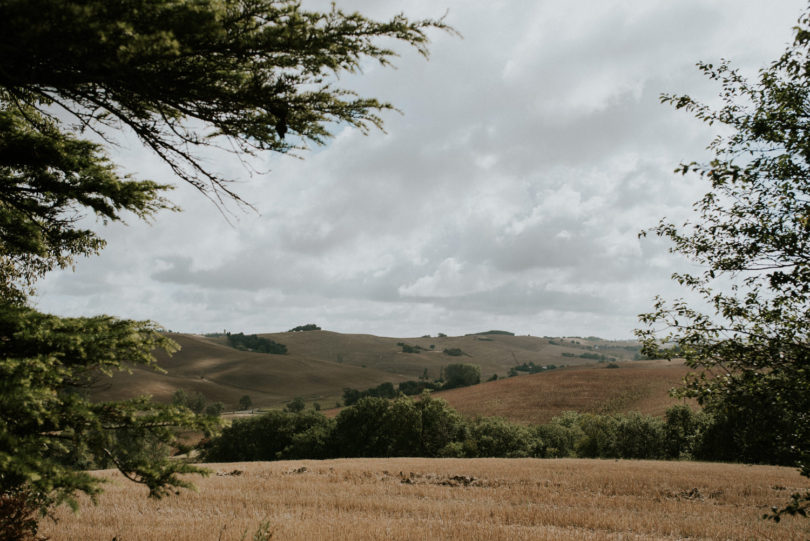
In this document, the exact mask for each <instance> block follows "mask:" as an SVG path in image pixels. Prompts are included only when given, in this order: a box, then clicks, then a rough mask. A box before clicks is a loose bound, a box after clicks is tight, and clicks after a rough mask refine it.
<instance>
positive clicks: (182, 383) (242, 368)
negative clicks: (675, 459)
mask: <svg viewBox="0 0 810 541" xmlns="http://www.w3.org/2000/svg"><path fill="white" fill-rule="evenodd" d="M259 336H261V337H264V338H268V339H271V340H273V341H275V342H278V343H280V344H284V345H285V346H286V347H287V354H284V355H274V354H266V353H256V352H251V351H242V350H238V349H234V348H232V347H229V346H227V345H226V343H227V340H226V337H225V336H212V337H205V336H200V335H192V334H177V333H172V334H170V337H171V338H172V339H173V340H175V341H176V342H177V343H178V344H179V345H180V346H181V348H182V349H181V350H180V352H178V353H176V354H175V355H173V356H171V357H169V356H167V355H165V354H162V353H161V354H159V365H160V367H161V368H163V369H164V370H166V372H167V373H166V374H160V373H157V372H154V371H151V370H145V369H143V368H134V369H133V373H132V374H126V373H120V374H116V375H115V376H114V377H113V378H100V379H99V380H98V383H97V384H96V385H95V387H94V388H93V391H92V393H93V396H94V397H95V398H97V399H100V400H110V399H120V398H129V397H133V396H138V395H140V394H151V395H153V396H154V397H155V399H157V400H162V401H168V400H169V399H170V398H171V395H172V393H174V392H175V391H176V390H177V389H184V390H186V391H189V392H194V391H198V392H201V393H203V394H204V395H205V396H206V397H207V398H208V400H210V401H220V402H223V403H224V404H225V406H226V408H227V409H235V408H236V404H237V403H238V401H239V399H240V398H241V397H242V396H244V395H246V394H247V395H249V396H250V397H251V400H252V402H253V404H254V407H278V406H281V405H282V404H284V403H285V402H288V401H290V400H291V399H292V398H294V397H297V396H300V397H302V398H304V400H305V401H307V402H308V403H312V402H319V403H320V404H321V405H322V406H323V407H324V408H329V407H330V406H334V405H335V403H336V402H337V401H339V400H341V397H342V392H343V388H345V387H351V388H355V389H360V390H362V389H367V388H369V387H374V386H376V385H379V384H380V383H383V382H386V381H390V382H392V383H394V384H397V383H399V382H401V381H405V380H415V379H417V378H419V376H421V375H422V374H423V373H424V372H425V370H427V373H428V375H429V376H430V377H431V378H436V377H438V376H439V373H440V371H441V369H442V367H443V366H445V365H447V364H450V363H457V362H467V363H473V364H477V365H479V366H480V367H481V375H482V380H486V379H488V378H489V377H490V376H491V375H492V374H498V375H499V376H500V377H504V376H505V375H506V374H507V373H508V372H509V370H510V368H513V367H515V366H518V365H523V364H528V363H534V364H535V365H537V366H547V365H551V364H553V365H556V366H582V365H596V361H597V360H599V359H600V358H602V359H603V360H614V359H615V360H620V361H621V360H630V359H632V358H633V357H634V355H636V354H637V352H638V345H637V344H636V343H634V342H631V341H624V342H613V341H606V340H600V339H596V338H587V339H586V338H565V339H563V338H549V337H544V338H539V337H534V336H513V335H511V334H509V333H506V332H504V331H493V332H489V333H480V334H475V335H468V336H458V337H447V336H442V337H418V338H389V337H379V336H373V335H366V334H341V333H335V332H330V331H322V330H316V331H307V332H286V333H272V334H261V335H259ZM403 345H408V346H411V347H414V349H417V348H416V347H418V349H417V351H418V352H417V353H404V352H403V349H404V348H403ZM409 349H410V348H409ZM445 349H448V350H453V349H460V350H461V351H462V352H463V356H460V357H453V356H449V355H447V354H444V353H442V351H443V350H445ZM629 364H630V365H634V364H635V363H629ZM603 365H604V363H603V364H602V365H596V366H603ZM593 370H601V371H603V372H619V373H625V372H629V371H625V370H607V369H605V370H603V369H601V368H599V369H596V368H594V369H593ZM566 373H568V370H565V371H560V372H557V371H550V372H547V373H544V374H537V375H533V376H528V375H520V376H517V377H516V378H510V379H509V380H504V381H503V382H501V381H498V382H495V383H494V384H487V385H480V386H476V387H474V388H470V389H468V390H464V389H461V390H458V391H456V392H457V393H458V394H456V395H453V394H448V395H447V396H448V400H451V404H453V400H458V401H459V402H458V403H459V404H466V403H467V402H470V403H472V402H475V399H473V398H471V399H469V400H467V402H465V400H466V399H463V398H461V397H463V396H466V395H465V393H475V392H479V391H480V392H484V390H486V391H485V392H487V393H489V392H490V391H489V389H496V391H494V392H495V393H496V394H498V393H500V392H501V391H504V392H506V393H513V392H515V393H516V395H518V394H519V393H518V392H517V391H516V390H517V389H518V388H522V385H520V384H519V383H513V382H517V381H519V380H520V381H521V382H522V380H523V379H527V380H531V381H534V380H535V378H549V377H551V378H552V379H551V380H543V381H552V380H554V381H556V379H555V378H562V379H561V380H560V382H562V380H563V379H565V378H564V374H566ZM572 374H573V372H572ZM614 377H615V376H614ZM618 379H619V380H621V379H622V378H621V377H619V378H618ZM538 381H539V379H538ZM560 384H562V383H560ZM473 389H476V390H478V391H474V390H473ZM521 392H524V391H521ZM449 393H453V391H450V392H449ZM471 396H473V395H471ZM504 400H505V399H504ZM510 400H511V399H510ZM527 407H528V406H527ZM465 408H466V409H467V410H469V411H470V412H471V413H472V414H477V411H473V410H474V408H472V409H470V408H471V406H468V405H464V406H459V409H461V411H465ZM510 408H511V407H510ZM511 409H514V408H511ZM494 413H498V414H501V415H503V413H502V412H500V410H497V408H496V409H494V410H493V414H494ZM481 414H483V413H481ZM521 415H523V414H521Z"/></svg>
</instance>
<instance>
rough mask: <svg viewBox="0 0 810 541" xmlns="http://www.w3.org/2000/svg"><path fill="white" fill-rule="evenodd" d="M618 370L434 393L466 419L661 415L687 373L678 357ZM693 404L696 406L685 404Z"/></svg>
mask: <svg viewBox="0 0 810 541" xmlns="http://www.w3.org/2000/svg"><path fill="white" fill-rule="evenodd" d="M618 364H619V366H620V368H617V369H611V368H605V366H604V365H596V366H577V367H570V368H564V369H558V370H551V371H548V372H544V373H540V374H532V375H526V376H518V377H514V378H508V379H502V380H498V381H492V382H488V383H483V384H481V385H475V386H472V387H462V388H459V389H452V390H449V391H441V392H436V393H433V396H435V397H437V398H443V399H445V400H447V402H448V403H449V404H450V406H451V407H452V408H453V409H455V410H457V411H458V412H459V413H461V414H462V415H464V416H465V417H475V416H480V417H503V418H504V419H508V420H510V421H513V422H516V423H524V424H543V423H547V422H549V421H550V420H551V418H552V417H554V416H556V415H559V414H560V413H562V412H564V411H577V412H580V413H603V414H611V413H626V412H630V411H638V412H640V413H643V414H645V415H654V416H658V417H663V416H664V414H665V413H666V411H667V409H669V408H670V407H672V406H674V405H675V404H679V403H681V401H680V400H678V399H675V398H673V397H672V396H670V393H669V391H670V389H672V388H674V387H678V386H679V385H680V384H681V383H682V381H683V378H684V377H685V376H686V374H688V373H689V372H690V370H689V368H688V367H687V366H686V365H685V364H684V363H683V361H663V360H659V361H630V362H623V363H618ZM687 403H689V404H690V405H692V406H693V407H695V406H696V405H697V404H696V403H694V402H692V401H689V402H687Z"/></svg>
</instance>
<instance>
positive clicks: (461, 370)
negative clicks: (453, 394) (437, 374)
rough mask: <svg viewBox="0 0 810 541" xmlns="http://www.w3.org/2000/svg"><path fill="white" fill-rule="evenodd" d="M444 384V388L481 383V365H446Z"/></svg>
mask: <svg viewBox="0 0 810 541" xmlns="http://www.w3.org/2000/svg"><path fill="white" fill-rule="evenodd" d="M443 372H444V385H443V386H442V389H455V388H456V387H468V386H470V385H477V384H479V383H481V367H480V366H478V365H477V364H467V363H456V364H448V365H447V366H445V367H444V371H443Z"/></svg>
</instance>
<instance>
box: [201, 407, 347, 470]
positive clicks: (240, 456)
mask: <svg viewBox="0 0 810 541" xmlns="http://www.w3.org/2000/svg"><path fill="white" fill-rule="evenodd" d="M333 425H334V421H333V420H332V419H327V418H326V417H325V416H323V415H322V414H320V413H317V412H314V411H311V410H310V411H303V412H300V413H292V412H288V411H280V410H275V411H270V412H268V413H265V414H264V415H261V416H258V417H251V418H248V419H236V420H234V422H233V423H232V424H231V426H229V427H226V428H224V429H223V430H222V433H221V434H220V435H219V436H217V437H214V438H212V439H211V440H210V441H209V442H208V443H207V444H206V446H205V448H204V449H203V459H204V460H205V461H207V462H239V461H255V460H283V459H292V458H296V459H306V458H312V459H321V458H329V457H330V456H332V455H331V442H330V436H331V433H332V430H333Z"/></svg>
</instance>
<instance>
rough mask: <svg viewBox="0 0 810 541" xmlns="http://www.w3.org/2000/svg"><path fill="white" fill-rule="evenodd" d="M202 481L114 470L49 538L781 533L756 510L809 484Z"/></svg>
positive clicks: (427, 477)
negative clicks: (168, 483)
mask: <svg viewBox="0 0 810 541" xmlns="http://www.w3.org/2000/svg"><path fill="white" fill-rule="evenodd" d="M210 467H211V469H212V470H213V472H214V473H212V475H211V476H210V477H208V478H206V479H199V480H198V481H197V485H198V487H199V492H196V493H195V492H188V491H186V492H183V493H181V494H180V495H179V496H173V497H170V498H167V499H163V500H159V501H154V500H148V499H147V498H145V489H144V488H143V487H140V486H135V485H133V484H132V483H128V482H124V481H123V479H122V478H121V477H120V475H118V474H115V473H112V472H99V475H102V476H104V477H106V478H109V479H110V480H111V483H109V484H108V485H107V487H106V492H105V493H104V494H103V495H102V496H101V499H100V504H99V506H98V507H92V506H91V505H89V504H87V503H84V504H83V506H82V511H81V515H80V516H74V515H72V514H71V513H70V511H68V510H64V509H63V510H60V512H59V521H58V523H57V524H54V523H53V522H51V521H44V522H43V531H42V533H44V534H46V535H50V536H52V539H55V540H61V539H76V540H79V539H81V540H105V541H110V540H111V539H113V538H114V537H115V538H116V539H117V540H118V541H136V540H147V539H148V540H152V539H155V540H158V539H159V540H164V539H171V540H176V541H184V540H188V541H191V540H194V541H199V540H208V539H211V540H217V539H221V540H232V539H241V538H242V535H243V533H245V532H247V535H246V536H245V537H244V538H245V539H253V534H254V532H256V530H257V529H258V528H259V526H260V524H261V523H262V522H265V523H267V524H269V529H270V532H271V533H272V539H279V540H307V541H312V540H319V539H337V540H352V541H362V540H371V539H384V540H386V541H395V540H406V539H407V540H413V539H424V540H430V539H458V540H475V539H478V540H487V541H490V540H499V539H501V540H510V541H512V540H517V539H555V540H557V539H617V540H618V539H622V540H630V539H639V540H640V539H645V540H646V539H712V540H715V539H756V540H763V539H774V540H775V539H779V540H782V539H785V540H793V539H795V540H800V539H801V540H804V539H808V538H809V537H810V529H808V528H810V521H808V520H806V519H793V518H788V519H787V520H783V521H782V522H781V523H780V524H774V523H773V522H770V521H764V520H762V519H760V518H759V517H760V516H761V515H762V514H763V513H764V512H765V511H767V510H768V508H769V506H770V505H773V504H778V503H781V502H783V501H785V500H786V499H787V497H788V495H789V494H790V492H791V491H795V490H798V489H799V488H801V487H806V486H807V484H808V483H807V479H804V478H802V477H800V476H799V474H798V473H797V472H796V470H795V469H790V468H779V467H771V466H742V465H731V464H706V463H695V462H656V461H613V460H574V459H560V460H540V459H467V460H464V459H412V458H404V459H352V460H328V461H289V462H252V463H233V464H212V465H210Z"/></svg>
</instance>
